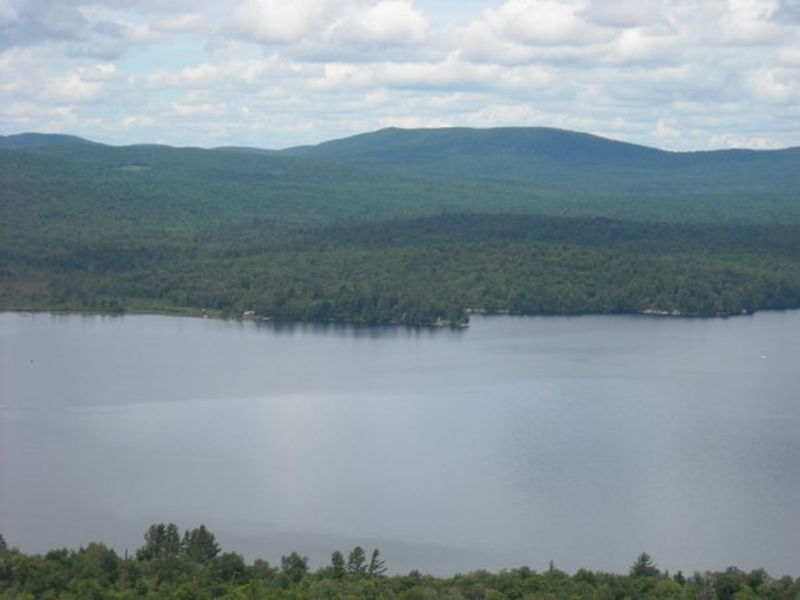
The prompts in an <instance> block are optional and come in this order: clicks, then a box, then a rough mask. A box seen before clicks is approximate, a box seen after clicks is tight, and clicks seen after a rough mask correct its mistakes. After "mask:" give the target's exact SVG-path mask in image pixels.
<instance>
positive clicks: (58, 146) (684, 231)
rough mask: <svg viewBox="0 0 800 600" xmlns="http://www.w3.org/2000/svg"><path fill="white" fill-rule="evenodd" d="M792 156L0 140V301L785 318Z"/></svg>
mask: <svg viewBox="0 0 800 600" xmlns="http://www.w3.org/2000/svg"><path fill="white" fill-rule="evenodd" d="M798 166H800V151H798V149H788V150H782V151H764V152H745V151H724V152H706V153H665V152H661V151H658V150H655V149H652V148H644V147H640V146H633V145H630V144H623V143H621V142H614V141H611V140H605V139H603V138H597V137H595V136H587V135H586V134H578V133H574V132H563V131H559V130H547V129H506V130H502V129H501V130H461V129H454V130H436V131H433V132H431V131H425V130H417V131H415V130H384V131H381V132H376V133H373V134H365V135H363V136H355V137H353V138H348V139H345V140H337V141H333V142H328V143H325V144H321V145H319V146H313V147H303V148H295V149H289V150H285V151H280V152H269V151H263V150H258V149H248V148H221V149H216V150H202V149H197V148H172V147H167V146H149V145H144V146H127V147H112V146H105V145H102V144H96V143H93V142H89V141H86V140H81V139H80V138H73V137H69V136H47V135H36V134H26V135H19V136H7V137H5V138H3V137H0V212H1V213H2V214H3V217H4V226H3V236H2V239H0V309H3V310H56V311H59V310H63V311H97V312H109V313H121V312H175V313H181V314H197V315H200V314H205V315H208V316H223V317H240V316H241V315H243V314H244V313H247V314H248V315H253V316H254V317H255V318H257V319H274V320H286V321H330V322H350V323H358V324H367V325H371V324H406V325H435V324H439V325H443V324H449V325H463V324H466V323H467V322H468V320H469V314H470V313H471V312H474V311H477V312H482V313H484V312H485V313H514V314H552V315H555V314H559V315H564V314H587V313H591V314H641V313H644V314H652V315H684V316H728V315H738V314H743V313H744V314H747V313H752V312H754V311H757V310H764V309H787V308H797V307H800V198H798V192H797V190H800V169H798V168H797V167H798Z"/></svg>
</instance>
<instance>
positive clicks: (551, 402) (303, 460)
mask: <svg viewBox="0 0 800 600" xmlns="http://www.w3.org/2000/svg"><path fill="white" fill-rule="evenodd" d="M0 342H1V344H2V345H0V352H1V353H2V354H1V355H0V365H2V372H0V375H2V383H0V385H1V386H2V387H1V388H0V391H1V395H0V532H2V533H3V535H4V536H5V538H6V539H7V540H8V542H9V543H10V544H12V545H15V546H18V547H20V548H21V549H23V550H26V551H30V552H41V551H44V550H47V549H50V548H53V547H60V546H65V545H68V546H77V545H80V544H85V543H87V542H88V541H92V540H103V541H106V542H108V543H110V544H112V545H113V546H114V547H115V548H117V549H118V550H119V551H120V552H122V551H124V549H125V548H128V549H129V550H131V551H132V550H134V549H135V548H137V547H138V546H140V545H141V542H142V537H141V536H142V533H143V532H144V531H145V530H146V528H147V526H148V525H149V524H150V523H152V522H161V521H163V522H167V521H173V522H175V523H177V524H178V525H179V526H181V527H194V526H196V525H198V524H200V523H205V524H206V525H207V526H208V527H209V528H210V529H211V530H212V531H214V532H215V533H216V534H217V537H218V539H219V541H220V542H221V543H222V545H223V548H224V549H228V550H236V551H240V552H243V553H245V555H246V556H247V557H248V558H250V559H252V558H255V557H257V556H260V557H264V558H266V559H268V560H269V561H270V562H272V563H275V562H279V560H280V556H281V554H284V553H289V552H290V551H293V550H296V551H298V552H301V553H303V554H306V555H309V556H310V557H311V559H312V562H313V563H314V564H316V565H318V564H321V563H325V562H327V561H328V557H329V556H330V553H331V552H332V551H333V550H335V549H340V550H342V551H344V552H345V553H347V552H348V551H349V549H351V548H352V547H353V546H354V545H356V544H361V545H362V546H364V547H365V548H367V551H369V550H370V549H371V548H373V547H379V548H380V549H381V552H382V554H383V555H384V556H385V558H386V560H387V563H388V564H389V566H390V567H392V570H394V571H400V572H407V571H408V570H410V569H413V568H418V569H420V570H422V571H427V572H432V573H441V574H449V573H454V572H458V571H467V570H471V569H475V568H478V567H486V568H490V569H498V568H501V567H514V566H519V565H522V564H527V565H530V566H531V567H532V568H534V569H537V570H542V569H544V568H546V566H547V564H548V562H549V561H550V560H551V559H552V560H554V561H555V563H556V565H557V566H559V567H561V568H563V569H565V570H570V571H572V570H575V569H577V568H579V567H581V566H584V567H588V568H591V569H598V570H612V571H618V572H622V571H626V570H627V568H628V566H629V565H630V564H631V562H633V560H634V558H635V557H636V555H637V554H639V553H640V552H642V551H647V552H648V553H650V554H651V555H653V557H654V558H655V560H656V562H657V563H658V565H659V566H660V567H662V568H668V569H670V570H673V571H674V570H677V569H684V570H685V571H692V570H695V569H697V570H703V569H718V568H724V567H726V566H728V565H731V564H735V565H738V566H739V567H742V568H745V569H751V568H756V567H760V566H763V567H765V568H766V569H767V570H768V571H769V572H770V573H772V574H775V575H781V574H791V575H793V576H798V575H800V565H799V564H798V562H797V557H798V556H800V369H798V368H797V367H798V356H800V312H798V311H793V312H785V313H761V314H757V315H755V316H753V317H742V318H735V319H726V320H722V319H720V320H674V319H658V318H637V317H580V318H523V317H475V318H473V320H472V325H471V326H470V327H469V328H468V329H466V330H459V331H448V330H442V331H440V330H435V331H429V330H413V329H402V328H387V329H358V328H352V327H343V326H313V325H304V326H276V325H262V326H257V325H256V324H255V323H237V322H222V321H214V320H199V319H187V318H173V317H163V316H125V317H98V316H94V317H86V316H55V315H48V314H37V315H21V314H10V313H5V314H0Z"/></svg>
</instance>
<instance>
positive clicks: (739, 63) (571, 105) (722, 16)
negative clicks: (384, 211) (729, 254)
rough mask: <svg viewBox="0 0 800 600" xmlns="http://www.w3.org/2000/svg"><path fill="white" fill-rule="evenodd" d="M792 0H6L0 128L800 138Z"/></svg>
mask: <svg viewBox="0 0 800 600" xmlns="http://www.w3.org/2000/svg"><path fill="white" fill-rule="evenodd" d="M798 40H800V5H799V4H798V2H797V0H639V1H638V2H629V1H626V0H495V1H490V0H486V1H485V2H483V3H480V2H478V1H474V2H468V3H447V4H446V5H444V4H441V3H436V2H434V0H314V1H312V0H293V1H292V2H286V1H284V0H231V2H229V3H221V2H217V1H212V0H103V1H101V2H98V1H97V0H93V1H87V0H0V129H2V131H0V133H1V132H14V131H21V130H30V129H38V130H41V129H43V128H47V127H53V128H57V129H58V130H66V129H69V128H72V130H73V132H74V133H78V134H81V135H85V136H87V137H90V138H92V137H94V138H97V139H99V140H100V141H112V142H113V141H118V142H125V141H152V137H153V136H157V137H158V138H159V139H162V140H164V141H168V142H173V143H179V144H187V145H198V144H200V145H218V144H223V143H232V144H252V145H261V146H272V147H279V146H288V145H294V144H300V143H308V142H315V141H321V140H324V139H330V138H332V137H337V136H342V135H347V134H352V133H358V132H361V131H365V130H368V129H375V128H378V127H381V126H384V125H387V124H393V125H403V124H406V125H408V126H442V125H446V124H450V125H469V126H481V127H485V126H495V125H550V126H556V127H563V128H567V129H580V130H586V131H590V132H593V133H599V134H604V135H609V136H612V137H619V138H622V139H626V140H629V141H633V142H638V143H645V144H652V145H661V146H664V147H668V148H673V149H687V148H691V149H697V148H707V147H712V146H714V145H722V146H727V145H750V146H753V147H766V146H768V145H770V144H772V145H797V144H798V140H800V108H798V106H800V43H799V42H798Z"/></svg>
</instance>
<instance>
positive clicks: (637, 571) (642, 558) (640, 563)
mask: <svg viewBox="0 0 800 600" xmlns="http://www.w3.org/2000/svg"><path fill="white" fill-rule="evenodd" d="M630 575H631V577H656V576H658V575H659V570H658V568H657V567H656V565H655V563H654V562H653V559H652V558H651V557H650V555H649V554H647V552H642V553H641V554H640V555H639V557H638V558H637V559H636V562H634V563H633V565H631V570H630Z"/></svg>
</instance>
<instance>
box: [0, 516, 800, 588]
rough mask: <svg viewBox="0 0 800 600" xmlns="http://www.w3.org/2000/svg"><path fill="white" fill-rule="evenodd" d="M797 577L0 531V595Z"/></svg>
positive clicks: (797, 582) (696, 583)
mask: <svg viewBox="0 0 800 600" xmlns="http://www.w3.org/2000/svg"><path fill="white" fill-rule="evenodd" d="M798 597H800V578H798V579H793V578H792V577H791V576H786V577H782V578H780V579H776V578H773V577H770V576H769V575H768V574H767V573H766V572H765V571H764V570H763V569H757V570H754V571H751V572H749V573H747V572H744V571H741V570H740V569H737V568H735V567H730V568H728V569H726V570H725V571H722V572H716V573H711V572H705V573H699V572H698V573H694V574H693V575H691V576H685V575H684V574H683V573H681V572H678V573H676V574H674V575H670V573H668V572H664V571H661V570H659V569H658V567H657V566H656V565H655V564H654V563H653V561H652V559H651V558H650V557H649V556H648V555H647V554H644V553H643V554H641V555H640V556H639V557H638V558H637V559H636V560H635V562H634V563H633V564H632V565H631V568H630V570H629V573H628V574H627V575H618V574H612V573H599V572H593V571H589V570H586V569H581V570H579V571H577V572H576V573H575V574H573V575H569V574H568V573H565V572H563V571H561V570H559V569H557V568H556V567H555V566H554V565H553V564H552V563H551V565H550V567H549V568H548V569H546V570H545V571H543V572H541V573H540V572H536V571H534V570H532V569H530V568H528V567H520V568H515V569H511V570H506V571H501V572H499V573H489V572H487V571H476V572H473V573H468V574H459V575H455V576H453V577H433V576H430V575H423V574H422V573H420V572H419V571H412V572H410V573H409V574H408V575H387V567H386V565H385V562H384V560H383V558H382V557H381V554H380V551H379V550H377V549H376V550H373V551H372V553H371V555H370V558H368V557H367V553H366V552H365V551H364V550H363V549H362V548H361V547H360V546H356V547H355V548H353V549H352V550H351V551H350V552H349V554H348V556H347V558H346V559H345V556H344V555H343V554H342V553H341V552H339V551H336V552H334V553H333V554H332V555H331V559H330V563H329V564H328V565H326V566H324V567H321V568H319V569H317V570H316V571H312V570H311V569H310V568H309V561H308V558H307V557H305V556H301V555H299V554H298V553H296V552H292V553H290V554H288V555H284V556H283V557H282V558H281V561H280V565H274V566H273V565H270V564H269V563H268V562H267V561H265V560H261V559H256V560H255V561H253V562H252V563H248V562H247V561H245V559H244V558H243V557H242V555H241V554H238V553H236V552H223V551H222V550H221V549H220V547H219V544H218V543H217V542H216V539H215V537H214V535H213V534H212V533H211V532H210V531H208V530H207V529H206V528H205V527H204V526H202V525H201V526H200V527H198V528H196V529H192V530H187V531H185V532H184V534H183V535H182V536H181V534H180V532H179V530H178V528H177V527H176V526H175V525H174V524H154V525H151V526H150V528H149V529H148V531H147V532H146V533H145V535H144V544H143V545H142V546H141V547H140V548H139V549H138V550H137V551H136V552H135V554H134V555H133V556H120V555H118V554H117V553H116V552H115V551H114V550H113V549H111V548H108V547H107V546H106V545H104V544H102V543H91V544H89V545H87V546H86V547H83V548H80V549H79V550H68V549H61V550H51V551H50V552H47V553H46V554H44V555H26V554H24V553H22V552H20V551H19V550H16V549H11V548H9V547H8V546H7V545H6V542H5V541H4V540H3V538H2V536H0V600H12V599H13V600H28V599H34V598H43V599H48V598H59V599H65V600H68V599H76V600H77V599H80V600H94V599H98V600H100V599H103V600H106V599H112V600H114V599H116V600H124V599H129V598H151V599H156V598H158V599H181V600H184V599H197V600H204V599H207V598H208V599H210V598H225V599H230V600H233V599H257V598H286V599H289V598H292V599H304V598H315V599H316V598H354V599H355V598H386V599H395V598H397V599H407V600H412V599H413V600H417V599H419V600H423V599H425V600H429V599H436V598H447V599H450V600H461V599H476V600H477V599H493V598H498V599H499V598H526V599H530V600H534V599H548V600H550V599H560V598H585V599H587V600H588V599H592V600H594V599H598V598H601V599H605V598H608V599H614V600H624V599H627V598H630V599H642V600H646V599H650V598H674V599H686V600H688V599H693V600H694V599H708V600H711V599H719V600H748V599H755V598H763V599H769V600H795V599H796V598H798Z"/></svg>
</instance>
